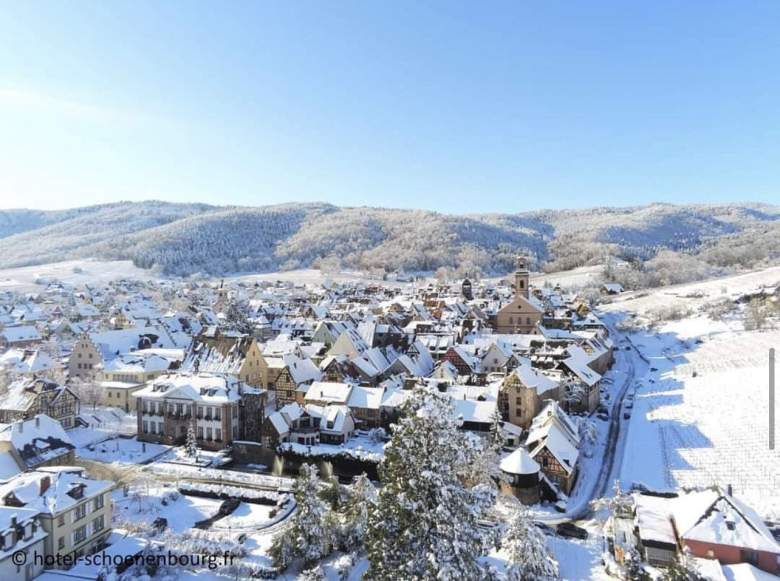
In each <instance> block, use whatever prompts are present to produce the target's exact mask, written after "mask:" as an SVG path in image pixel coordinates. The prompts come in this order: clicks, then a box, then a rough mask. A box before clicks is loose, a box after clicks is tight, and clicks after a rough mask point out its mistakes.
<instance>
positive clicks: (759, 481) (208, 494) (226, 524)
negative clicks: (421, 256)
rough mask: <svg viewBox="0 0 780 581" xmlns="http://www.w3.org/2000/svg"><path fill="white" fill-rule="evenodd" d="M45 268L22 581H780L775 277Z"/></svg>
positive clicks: (16, 315)
mask: <svg viewBox="0 0 780 581" xmlns="http://www.w3.org/2000/svg"><path fill="white" fill-rule="evenodd" d="M118 266H120V267H121V266H123V264H122V263H120V264H119V265H118ZM53 267H54V268H53V269H52V271H51V274H48V273H47V272H46V267H44V268H36V267H29V268H22V269H12V270H7V271H3V273H4V274H7V275H10V276H3V277H2V278H4V282H3V283H2V286H3V292H2V294H0V322H1V323H2V330H0V341H2V355H0V369H2V382H3V387H2V389H3V392H2V397H0V420H2V422H3V423H2V425H1V426H0V442H2V448H1V449H2V453H1V454H0V459H1V461H0V467H2V472H1V473H0V505H1V506H0V514H2V515H3V523H2V526H3V531H4V532H3V535H2V539H3V548H2V549H3V550H2V555H1V557H0V570H2V571H4V572H6V573H7V575H8V577H9V578H14V577H15V576H18V577H19V578H22V577H23V578H27V579H31V578H38V579H44V580H51V581H54V580H61V579H62V580H64V579H105V580H108V579H136V578H148V579H188V578H190V577H192V576H197V577H202V578H208V579H214V580H219V579H235V578H283V579H293V578H301V579H318V578H322V579H361V578H366V579H374V578H376V579H428V578H444V579H477V578H483V577H484V578H495V579H558V578H564V579H585V578H595V579H609V578H631V579H634V578H640V577H642V576H646V577H647V578H664V579H672V578H674V579H681V578H683V577H681V576H679V575H684V574H685V573H684V572H685V571H688V570H696V571H701V573H700V574H701V578H707V579H709V578H712V579H723V578H726V579H727V578H737V579H742V578H748V577H745V575H747V574H751V575H754V577H749V578H757V579H760V578H761V576H760V575H761V572H765V573H766V574H767V575H771V574H776V573H777V572H778V563H780V544H778V536H779V535H780V525H778V524H775V523H776V520H777V519H778V516H780V496H779V495H778V490H777V487H776V484H777V477H778V473H777V470H776V469H777V458H778V456H777V452H776V451H772V450H770V449H769V448H768V447H767V446H766V441H767V439H768V434H769V431H768V426H767V424H765V423H762V422H761V421H760V420H761V419H762V418H757V417H756V415H757V414H756V410H757V409H760V408H761V407H762V397H763V396H764V391H765V390H764V388H763V387H762V379H763V376H764V375H765V371H766V365H765V361H764V357H765V356H766V352H765V351H764V349H763V348H762V346H761V345H762V344H764V343H766V344H771V343H772V342H773V341H776V339H777V331H776V330H769V326H770V324H771V325H772V327H773V328H774V326H775V325H776V322H777V315H776V314H775V315H774V316H772V315H770V316H768V317H767V319H766V320H765V321H763V323H762V324H761V325H760V328H757V327H756V321H755V320H754V319H751V316H753V315H752V311H751V309H752V308H753V307H752V306H751V305H753V304H754V303H752V302H750V300H753V301H755V300H756V297H763V298H764V299H765V300H766V308H767V309H769V308H772V305H774V307H773V308H774V309H775V312H776V309H777V300H778V293H779V292H780V269H778V268H777V267H775V268H769V269H766V270H763V271H757V272H755V273H751V274H747V275H739V276H734V277H731V278H725V279H718V280H716V281H713V282H703V283H698V284H697V283H693V284H688V285H678V286H675V287H664V288H663V289H662V290H656V291H651V292H648V291H640V292H637V291H634V292H631V291H624V290H623V288H622V286H621V285H620V284H618V283H603V284H600V285H598V283H597V282H596V281H598V280H600V278H601V274H600V270H599V269H596V268H592V267H584V268H581V269H579V270H575V271H570V272H562V273H560V274H559V275H555V274H551V275H543V274H541V275H532V274H531V272H530V270H529V265H528V262H527V260H526V258H525V257H524V256H518V258H517V260H516V265H515V272H514V273H513V274H512V276H509V277H504V278H498V279H495V278H475V280H471V279H469V278H458V279H448V278H447V277H444V276H440V277H439V278H438V279H437V278H415V280H413V281H410V282H404V281H399V280H393V279H397V278H399V277H390V280H370V279H366V280H358V279H357V278H356V277H354V276H352V277H344V276H340V275H339V274H337V273H326V272H322V271H308V273H309V274H308V275H307V274H306V272H305V271H304V272H303V274H304V276H299V275H298V274H297V273H295V272H293V273H290V274H286V273H281V274H280V275H279V279H277V280H275V281H271V280H269V279H271V278H272V277H261V278H258V277H251V276H250V277H227V278H221V279H202V280H197V281H194V280H192V281H184V280H175V279H164V278H160V279H143V278H140V277H139V275H141V274H142V273H143V272H142V271H138V270H137V269H133V268H132V267H129V270H130V271H132V272H133V275H132V276H130V277H124V276H121V273H122V272H123V269H122V268H117V265H111V264H110V263H101V262H97V261H81V262H72V263H62V264H58V265H53ZM112 268H113V278H112V277H111V273H112V270H111V269H112ZM68 269H69V270H70V272H68ZM33 271H36V272H37V274H36V275H35V276H34V277H29V273H32V272H33ZM92 272H103V273H104V274H105V275H107V276H109V278H112V279H111V280H99V281H92V280H91V278H92V275H91V273H92ZM25 273H27V275H28V277H29V278H25ZM57 274H60V276H57ZM386 278H387V277H386ZM400 278H403V277H400ZM572 289H580V290H572ZM583 289H584V290H583ZM714 390H717V391H714ZM19 554H23V555H25V560H24V562H21V557H17V555H19ZM176 556H178V557H180V558H181V560H179V561H177V559H176V558H175V557H176ZM17 559H18V560H19V562H17ZM169 561H170V562H169ZM751 571H752V572H753V573H750V572H751ZM674 575H678V576H674ZM685 578H688V577H685ZM691 578H693V577H691Z"/></svg>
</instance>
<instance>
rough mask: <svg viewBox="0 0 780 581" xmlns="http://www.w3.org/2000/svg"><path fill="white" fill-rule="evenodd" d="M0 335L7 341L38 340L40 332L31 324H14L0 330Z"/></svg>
mask: <svg viewBox="0 0 780 581" xmlns="http://www.w3.org/2000/svg"><path fill="white" fill-rule="evenodd" d="M0 337H5V340H6V341H8V342H9V343H11V344H13V343H22V342H25V341H40V340H41V334H40V333H39V332H38V329H36V328H35V327H33V326H32V325H16V326H14V327H5V328H3V329H2V330H0Z"/></svg>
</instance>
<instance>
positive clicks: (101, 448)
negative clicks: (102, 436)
mask: <svg viewBox="0 0 780 581" xmlns="http://www.w3.org/2000/svg"><path fill="white" fill-rule="evenodd" d="M169 450H170V447H169V446H163V445H162V444H151V443H143V442H139V441H138V440H136V439H135V438H114V439H112V440H106V441H104V442H100V443H98V444H90V445H88V446H85V447H82V448H78V450H77V451H76V455H77V456H78V457H80V458H84V459H85V460H92V461H95V462H105V463H108V464H112V463H115V464H142V463H144V462H148V461H150V460H153V459H155V458H157V457H159V456H161V455H163V454H165V453H166V452H168V451H169Z"/></svg>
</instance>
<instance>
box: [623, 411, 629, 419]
mask: <svg viewBox="0 0 780 581" xmlns="http://www.w3.org/2000/svg"><path fill="white" fill-rule="evenodd" d="M623 419H624V420H630V419H631V412H623Z"/></svg>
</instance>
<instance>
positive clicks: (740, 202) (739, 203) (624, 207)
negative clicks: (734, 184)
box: [0, 198, 780, 216]
mask: <svg viewBox="0 0 780 581" xmlns="http://www.w3.org/2000/svg"><path fill="white" fill-rule="evenodd" d="M145 202H146V203H151V202H162V203H170V204H204V205H208V206H213V207H214V208H232V207H235V208H260V207H266V206H273V205H283V204H330V205H332V206H336V207H338V208H379V209H383V210H410V211H414V210H423V211H431V212H438V213H440V214H451V215H455V216H458V215H467V214H503V213H506V214H525V213H535V212H552V211H557V210H558V211H564V210H595V209H599V208H607V209H614V210H629V209H632V208H642V207H647V206H653V205H666V206H742V205H761V206H771V207H778V206H780V204H778V203H773V202H761V201H758V202H757V201H752V200H734V201H723V202H647V203H643V204H634V205H612V206H611V205H607V204H602V205H597V206H571V207H566V208H550V207H542V206H539V207H536V208H528V209H525V210H517V211H515V212H509V211H506V212H503V211H500V210H492V211H489V210H486V211H484V212H467V211H464V212H451V211H447V210H436V209H432V208H422V207H412V206H409V207H402V206H390V205H385V206H381V205H374V204H351V205H345V204H334V203H331V202H326V201H323V200H311V201H300V200H289V201H284V202H277V203H276V204H273V203H271V204H230V203H224V204H219V203H209V202H181V201H172V200H162V199H157V198H147V199H138V200H112V201H108V202H95V203H90V204H84V205H79V206H63V207H61V208H35V207H31V206H30V207H24V206H16V207H5V206H2V205H0V211H25V210H31V211H52V212H56V211H68V210H78V209H81V208H88V207H93V206H101V205H111V204H124V203H132V204H142V203H145Z"/></svg>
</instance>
